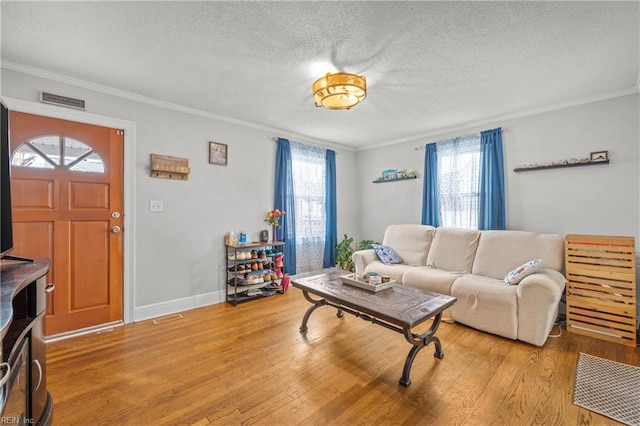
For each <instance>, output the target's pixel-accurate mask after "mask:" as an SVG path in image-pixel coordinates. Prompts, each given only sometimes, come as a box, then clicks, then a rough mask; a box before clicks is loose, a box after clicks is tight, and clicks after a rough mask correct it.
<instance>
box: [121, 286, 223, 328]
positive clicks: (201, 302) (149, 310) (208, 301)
mask: <svg viewBox="0 0 640 426" xmlns="http://www.w3.org/2000/svg"><path fill="white" fill-rule="evenodd" d="M224 300H225V294H224V291H216V292H213V293H205V294H199V295H197V296H191V297H185V298H184V299H177V300H171V301H168V302H161V303H154V304H153V305H145V306H138V307H134V308H133V322H138V321H144V320H148V319H151V318H157V317H161V316H164V315H170V314H175V313H176V312H182V311H188V310H190V309H195V308H201V307H203V306H209V305H215V304H216V303H221V302H224Z"/></svg>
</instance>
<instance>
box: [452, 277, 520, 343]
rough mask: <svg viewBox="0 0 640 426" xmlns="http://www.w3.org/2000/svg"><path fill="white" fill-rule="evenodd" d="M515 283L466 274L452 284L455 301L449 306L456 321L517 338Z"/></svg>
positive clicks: (516, 287)
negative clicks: (511, 284)
mask: <svg viewBox="0 0 640 426" xmlns="http://www.w3.org/2000/svg"><path fill="white" fill-rule="evenodd" d="M517 289H518V286H507V285H504V281H503V280H502V279H492V278H488V277H484V276H480V275H465V276H463V277H460V278H458V279H457V280H455V281H454V282H453V285H452V286H451V296H454V297H456V298H457V299H458V300H457V302H456V303H455V304H454V305H453V306H452V307H451V316H452V317H453V319H454V320H455V321H458V322H460V323H462V324H466V325H468V326H471V327H474V328H477V329H478V330H482V331H487V332H489V333H493V334H497V335H499V336H504V337H508V338H510V339H517V338H518V301H517V294H516V292H517Z"/></svg>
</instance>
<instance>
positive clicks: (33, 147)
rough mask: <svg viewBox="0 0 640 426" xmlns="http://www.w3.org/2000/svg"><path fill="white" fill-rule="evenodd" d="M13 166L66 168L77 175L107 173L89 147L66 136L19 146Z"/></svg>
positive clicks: (51, 137)
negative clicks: (82, 173) (80, 173)
mask: <svg viewBox="0 0 640 426" xmlns="http://www.w3.org/2000/svg"><path fill="white" fill-rule="evenodd" d="M11 165H12V166H17V167H33V168H39V169H54V168H65V169H68V170H71V171H74V172H93V173H104V172H105V167H104V162H103V161H102V158H101V157H100V155H98V154H97V153H96V152H94V151H93V149H92V148H91V147H90V146H88V145H87V144H85V143H83V142H80V141H78V140H75V139H72V138H68V137H64V136H41V137H38V138H35V139H32V140H30V141H29V142H27V143H24V144H22V145H20V146H19V147H18V149H16V150H15V152H14V153H13V156H12V159H11Z"/></svg>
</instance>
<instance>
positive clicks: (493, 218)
mask: <svg viewBox="0 0 640 426" xmlns="http://www.w3.org/2000/svg"><path fill="white" fill-rule="evenodd" d="M480 146H481V148H480V149H481V154H480V191H479V192H480V196H479V207H478V229H480V230H484V229H506V207H505V192H504V160H503V152H502V129H501V128H500V127H498V128H497V129H492V130H486V131H484V132H481V133H480Z"/></svg>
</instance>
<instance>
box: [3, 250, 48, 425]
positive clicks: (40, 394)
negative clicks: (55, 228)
mask: <svg viewBox="0 0 640 426" xmlns="http://www.w3.org/2000/svg"><path fill="white" fill-rule="evenodd" d="M49 265H50V262H49V260H48V259H37V260H34V261H33V262H21V261H5V260H3V261H2V265H1V272H0V273H1V276H0V295H1V296H2V297H1V298H0V337H1V338H2V344H1V345H0V354H1V356H2V369H1V370H0V384H2V386H0V414H1V416H2V418H3V419H6V420H5V421H8V422H12V423H14V424H36V425H48V424H50V423H51V417H52V414H53V402H52V399H51V395H50V394H49V392H48V391H47V370H46V367H47V363H46V347H45V341H44V316H45V314H46V293H48V292H51V291H52V290H53V285H52V284H49V285H47V283H46V274H47V272H48V270H49Z"/></svg>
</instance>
